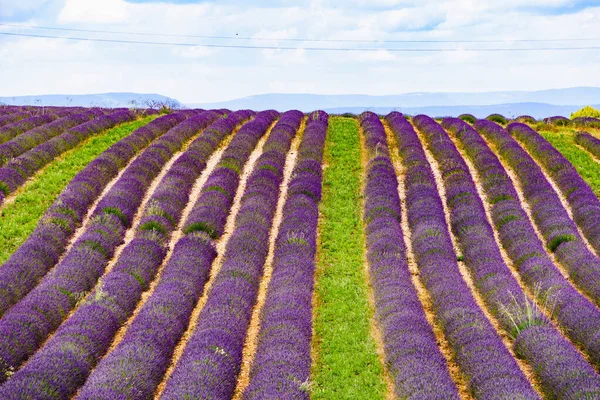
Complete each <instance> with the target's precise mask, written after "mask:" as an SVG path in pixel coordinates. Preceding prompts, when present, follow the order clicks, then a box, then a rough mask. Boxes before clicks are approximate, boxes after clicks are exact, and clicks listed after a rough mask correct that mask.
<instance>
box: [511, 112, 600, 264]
mask: <svg viewBox="0 0 600 400" xmlns="http://www.w3.org/2000/svg"><path fill="white" fill-rule="evenodd" d="M506 130H507V131H508V133H510V134H511V135H512V136H514V137H515V138H517V139H518V140H519V141H521V142H522V143H523V145H524V146H525V148H526V149H527V150H528V151H529V153H530V154H531V155H532V156H533V157H534V158H535V159H536V160H537V161H538V163H540V165H542V166H543V167H544V169H545V170H546V171H547V172H548V174H549V175H550V177H551V178H552V179H553V180H554V181H555V182H556V184H557V185H558V188H559V189H560V191H561V192H562V194H563V195H564V197H565V198H566V200H567V202H568V203H569V206H570V207H571V210H572V212H573V219H574V220H575V222H576V223H577V225H578V226H579V227H580V228H581V230H582V232H583V235H584V236H585V237H586V238H587V239H588V241H589V242H590V244H591V245H592V247H593V248H594V250H596V252H597V253H598V254H600V200H598V198H597V197H596V195H595V194H594V192H593V191H592V189H591V188H590V186H589V185H588V184H587V183H586V182H585V181H584V180H583V178H582V177H581V175H579V173H578V172H577V170H576V169H575V167H573V165H572V164H571V163H570V162H569V161H568V160H567V159H566V158H565V156H563V155H562V154H561V153H560V152H559V151H558V150H557V149H556V148H554V146H552V145H551V144H550V143H549V142H548V141H547V140H546V139H544V138H543V137H542V135H540V134H539V133H537V132H536V131H534V130H533V129H531V128H530V127H529V126H527V125H525V124H520V123H512V124H510V125H508V127H507V128H506Z"/></svg>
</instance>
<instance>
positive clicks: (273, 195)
mask: <svg viewBox="0 0 600 400" xmlns="http://www.w3.org/2000/svg"><path fill="white" fill-rule="evenodd" d="M301 119H302V113H300V112H299V111H289V112H287V113H285V114H283V115H282V117H281V118H280V120H279V122H278V123H277V125H276V126H275V127H274V128H273V131H272V132H271V134H270V136H269V138H268V139H267V141H266V142H265V145H264V148H263V150H264V151H263V153H262V154H261V156H260V157H259V158H258V160H257V161H256V164H255V166H254V170H253V171H252V173H251V174H250V176H249V178H248V181H247V185H246V189H245V191H244V194H243V196H242V199H241V202H240V208H239V211H238V214H237V216H236V219H235V228H234V230H233V232H232V234H231V237H230V238H229V241H228V242H227V244H226V248H225V253H224V258H223V264H222V266H221V268H220V270H219V272H218V274H217V275H216V277H215V280H214V283H213V285H212V287H211V289H210V291H209V292H208V298H207V301H206V304H205V305H204V307H203V308H202V310H201V311H200V315H199V318H198V323H197V324H196V327H195V329H194V332H193V333H192V335H191V337H190V339H189V341H188V342H187V345H186V347H185V349H184V350H183V354H182V356H181V358H180V359H179V362H178V363H177V365H175V368H174V370H173V373H172V374H171V376H170V377H169V378H168V380H167V381H166V385H165V390H164V392H163V395H162V397H163V398H165V399H182V398H230V397H231V396H232V395H233V393H234V390H235V386H236V378H237V375H238V373H239V371H240V368H241V362H242V350H243V347H244V339H245V338H246V333H247V330H248V326H249V324H250V318H251V316H252V310H253V307H254V304H255V302H256V298H257V295H258V287H259V283H260V280H261V277H262V275H263V268H264V263H265V261H266V259H267V255H268V250H269V233H270V231H271V225H272V223H273V219H274V216H275V210H276V207H277V202H278V199H279V193H280V190H281V188H280V186H281V183H282V181H283V174H284V167H285V160H286V154H287V152H288V150H289V149H290V146H291V142H292V139H293V138H294V136H295V135H296V132H297V130H298V127H299V126H300V122H301Z"/></svg>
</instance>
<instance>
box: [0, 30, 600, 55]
mask: <svg viewBox="0 0 600 400" xmlns="http://www.w3.org/2000/svg"><path fill="white" fill-rule="evenodd" d="M0 35H4V36H19V37H31V38H44V39H60V40H71V41H84V42H101V43H121V44H144V45H158V46H178V47H207V48H217V49H260V50H306V51H354V52H378V51H389V52H394V53H400V52H406V53H409V52H414V53H426V52H504V51H508V52H513V51H521V52H523V51H570V50H600V46H586V47H531V48H524V47H522V48H518V47H504V48H467V49H462V48H397V47H392V48H388V47H376V48H374V47H368V48H361V47H295V46H291V47H290V46H249V45H225V44H205V43H177V42H150V41H141V40H122V39H102V38H87V37H74V36H51V35H35V34H26V33H12V32H0Z"/></svg>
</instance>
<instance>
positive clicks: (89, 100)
mask: <svg viewBox="0 0 600 400" xmlns="http://www.w3.org/2000/svg"><path fill="white" fill-rule="evenodd" d="M148 101H154V102H165V101H170V102H177V103H179V102H178V101H177V100H175V99H172V98H170V97H167V96H163V95H160V94H142V93H100V94H73V95H69V94H49V95H39V96H13V97H0V103H3V104H9V105H16V106H27V105H31V106H38V105H39V106H78V107H130V106H132V105H133V104H132V102H135V103H136V105H137V106H138V107H144V106H145V105H146V103H147V102H148ZM179 104H180V103H179Z"/></svg>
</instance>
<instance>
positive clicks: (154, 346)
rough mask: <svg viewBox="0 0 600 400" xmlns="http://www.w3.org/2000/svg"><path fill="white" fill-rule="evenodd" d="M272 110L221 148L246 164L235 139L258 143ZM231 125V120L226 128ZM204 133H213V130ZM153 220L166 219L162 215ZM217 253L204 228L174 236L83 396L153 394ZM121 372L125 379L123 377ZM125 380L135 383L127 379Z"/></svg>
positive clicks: (137, 396) (246, 155)
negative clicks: (149, 288)
mask: <svg viewBox="0 0 600 400" xmlns="http://www.w3.org/2000/svg"><path fill="white" fill-rule="evenodd" d="M276 116H277V114H276V113H274V112H272V111H266V112H261V113H258V114H257V115H256V116H255V118H254V120H253V121H251V122H248V123H246V124H245V125H243V126H242V128H241V129H240V130H239V131H238V133H237V134H236V135H235V137H234V139H233V140H232V142H231V143H230V144H229V145H228V147H227V148H226V149H225V152H224V154H228V155H229V156H230V157H235V156H236V153H237V156H239V157H240V158H238V160H239V161H240V162H241V163H242V164H245V162H246V161H247V159H248V158H249V156H250V153H251V152H252V148H248V149H247V151H243V152H240V151H239V146H238V144H239V143H241V141H242V140H243V141H245V142H251V143H254V145H256V143H257V142H258V141H259V139H260V138H261V137H262V136H264V134H265V133H266V132H267V130H268V128H269V126H270V125H271V124H272V122H273V120H274V118H276ZM234 127H235V125H233V124H232V125H230V126H229V132H230V131H231V130H232V129H233V128H234ZM211 130H212V129H211ZM208 135H211V136H213V137H214V134H213V132H211V131H209V132H208ZM238 135H239V136H238ZM236 138H238V139H236ZM204 143H205V145H204V146H199V147H198V150H200V147H204V148H206V146H214V145H213V144H211V143H215V141H214V140H213V139H211V138H210V136H209V140H206V141H205V142H204ZM213 148H214V149H216V147H213ZM236 149H237V150H238V151H237V152H236ZM216 171H217V170H214V171H213V172H212V173H211V176H212V175H214V173H215V172H216ZM208 180H210V176H209V178H208ZM208 185H209V184H208V182H207V183H206V184H205V185H204V187H203V189H202V190H203V192H204V191H205V190H206V189H207V187H208ZM234 190H235V188H234ZM196 201H198V200H196ZM165 206H167V205H165ZM155 222H156V223H159V224H164V223H167V221H164V220H163V221H161V220H160V219H156V220H155ZM216 255H217V253H216V250H215V249H214V245H213V243H212V240H211V239H210V237H209V236H208V235H207V234H206V233H204V232H201V233H199V232H192V233H189V234H187V235H185V236H184V237H182V238H181V239H180V240H178V242H177V243H176V244H175V247H174V250H173V254H172V257H171V258H170V259H169V261H167V263H166V264H165V267H164V269H163V273H162V275H161V277H160V280H159V282H158V284H157V286H156V288H155V290H154V292H153V293H152V295H151V296H150V297H149V299H148V301H147V302H146V303H145V304H144V306H143V307H142V309H141V310H140V312H139V313H138V315H137V316H136V318H135V319H134V320H133V321H132V323H131V324H130V326H129V327H128V329H127V331H126V334H125V336H124V337H123V340H122V342H121V343H120V344H119V346H118V347H117V348H115V350H114V351H113V352H111V353H110V354H109V355H108V356H107V357H106V358H105V359H103V360H102V362H101V363H100V364H99V365H98V367H97V368H96V370H94V372H93V373H92V375H91V376H90V378H89V379H88V381H87V382H86V384H85V386H84V387H83V389H82V391H81V398H90V399H91V398H98V397H99V396H100V397H108V398H112V397H118V396H123V395H125V396H127V398H132V399H144V398H149V397H151V395H152V393H153V392H154V391H155V389H156V387H157V386H158V384H159V383H160V381H161V379H162V377H163V375H164V373H165V371H166V369H167V367H168V366H169V362H170V361H171V356H172V354H173V351H174V349H175V346H176V345H177V343H178V341H179V339H180V338H181V336H182V335H183V333H184V332H185V329H186V328H187V325H188V321H189V318H190V315H191V313H192V310H193V308H194V306H195V304H196V302H197V300H198V299H199V297H200V294H201V293H202V291H203V288H204V285H205V283H206V281H207V279H208V276H209V273H210V269H211V265H212V263H213V261H214V259H215V257H216ZM123 376H126V377H127V378H128V379H126V380H123V379H122V377H123ZM129 381H131V382H134V383H133V384H128V382H129Z"/></svg>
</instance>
